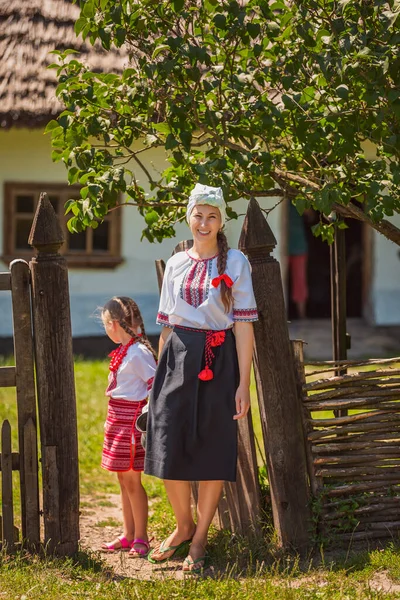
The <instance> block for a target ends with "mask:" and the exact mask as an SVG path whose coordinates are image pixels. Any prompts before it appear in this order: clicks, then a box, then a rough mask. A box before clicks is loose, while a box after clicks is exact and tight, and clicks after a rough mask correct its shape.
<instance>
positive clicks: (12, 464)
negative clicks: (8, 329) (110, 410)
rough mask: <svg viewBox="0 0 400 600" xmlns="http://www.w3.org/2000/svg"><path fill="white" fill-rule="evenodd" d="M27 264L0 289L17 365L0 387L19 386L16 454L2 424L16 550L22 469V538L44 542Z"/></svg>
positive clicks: (6, 520)
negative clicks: (16, 495)
mask: <svg viewBox="0 0 400 600" xmlns="http://www.w3.org/2000/svg"><path fill="white" fill-rule="evenodd" d="M29 280H30V273H29V266H28V264H27V263H26V262H25V261H22V260H16V261H13V262H12V263H11V265H10V271H9V272H6V273H0V290H2V291H9V292H11V301H12V313H13V329H14V358H15V366H6V367H0V387H16V396H17V407H18V452H13V451H12V447H11V426H10V423H9V421H8V420H5V421H4V422H3V424H2V426H1V460H0V466H1V491H2V494H1V497H2V506H1V515H2V519H1V521H2V528H1V529H2V530H1V540H2V544H3V545H5V546H6V547H7V549H8V550H12V549H13V548H14V544H15V542H16V541H17V540H18V537H19V532H18V530H17V529H16V527H15V526H14V507H13V491H12V490H13V485H12V479H13V475H12V473H13V471H18V473H19V479H20V497H21V529H22V539H23V540H26V541H28V543H29V545H30V546H31V547H35V546H36V545H37V544H38V543H39V540H40V533H39V527H40V516H39V491H38V490H39V487H38V464H39V463H38V454H37V424H36V397H35V382H34V363H33V344H32V322H31V303H30V289H29Z"/></svg>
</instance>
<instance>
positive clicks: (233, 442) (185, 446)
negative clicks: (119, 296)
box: [145, 184, 257, 572]
mask: <svg viewBox="0 0 400 600" xmlns="http://www.w3.org/2000/svg"><path fill="white" fill-rule="evenodd" d="M187 221H188V223H189V226H190V229H191V232H192V236H193V247H192V248H191V249H190V250H188V251H186V252H178V253H176V254H175V255H174V256H172V257H171V258H170V259H169V261H168V262H167V265H166V269H165V275H164V281H163V287H162V291H161V299H160V309H159V313H158V318H157V321H158V323H159V324H161V325H163V326H164V328H163V330H162V333H161V337H160V346H159V364H158V367H157V371H156V375H155V379H154V386H153V390H152V395H151V399H150V402H149V416H148V424H147V441H146V461H145V472H146V473H148V474H150V475H154V476H156V477H160V478H162V479H164V481H165V487H166V490H167V494H168V497H169V500H170V502H171V505H172V508H173V511H174V513H175V517H176V521H177V527H176V529H175V531H174V532H173V533H172V534H171V535H170V536H169V537H168V538H167V539H166V540H164V542H162V543H161V544H160V545H159V546H157V547H156V548H155V549H154V550H152V552H151V553H150V554H149V560H150V562H153V563H158V562H163V561H165V560H167V559H168V558H171V556H173V555H174V554H176V553H177V552H178V551H179V552H180V551H184V550H187V549H189V552H188V555H187V556H186V558H185V560H184V562H183V570H184V571H191V572H199V571H200V570H201V569H202V568H204V565H205V558H206V557H205V547H206V544H207V534H208V529H209V526H210V523H211V520H212V518H213V516H214V513H215V510H216V508H217V505H218V502H219V498H220V495H221V491H222V485H223V481H235V479H236V462H237V420H238V419H241V418H242V417H244V416H245V415H246V414H247V411H248V409H249V403H250V392H249V385H250V367H251V361H252V354H253V324H252V321H256V320H257V308H256V303H255V299H254V294H253V288H252V281H251V272H250V265H249V263H248V260H247V258H246V257H245V256H244V255H243V254H242V253H241V252H239V251H238V250H230V249H229V248H228V244H227V240H226V237H225V235H224V233H223V231H222V228H223V225H224V222H225V202H224V199H223V194H222V190H221V188H214V187H209V186H206V185H200V184H197V185H196V187H195V188H194V190H193V191H192V193H191V195H190V197H189V203H188V208H187ZM190 481H199V482H200V483H199V496H198V504H197V524H195V523H194V520H193V516H192V513H191V507H190V492H191V489H190ZM189 545H190V548H189Z"/></svg>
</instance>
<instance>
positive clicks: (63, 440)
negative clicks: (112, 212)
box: [29, 194, 80, 555]
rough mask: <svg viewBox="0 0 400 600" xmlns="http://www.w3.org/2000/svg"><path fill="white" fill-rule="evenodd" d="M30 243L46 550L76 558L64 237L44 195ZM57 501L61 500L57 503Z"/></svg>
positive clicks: (74, 457) (75, 452) (74, 455)
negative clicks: (61, 249)
mask: <svg viewBox="0 0 400 600" xmlns="http://www.w3.org/2000/svg"><path fill="white" fill-rule="evenodd" d="M29 243H30V244H31V245H32V246H34V247H35V249H36V250H37V253H38V255H37V257H35V258H33V259H32V261H31V263H30V268H31V279H32V311H33V322H34V342H35V358H36V372H37V393H38V406H39V417H40V428H39V430H40V439H41V445H42V470H43V481H46V485H45V484H44V483H43V511H44V520H45V540H44V542H45V544H47V542H48V541H50V539H51V545H52V547H53V548H54V549H55V550H56V551H57V553H59V554H61V555H62V554H66V553H74V552H76V551H77V550H78V540H79V537H80V535H79V470H78V435H77V418H76V399H75V382H74V360H73V354H72V334H71V316H70V302H69V287H68V268H67V263H66V260H65V258H64V257H63V256H61V255H60V254H59V253H58V250H59V248H60V247H61V245H62V243H63V232H62V229H61V226H60V224H59V222H58V219H57V216H56V214H55V212H54V209H53V207H52V206H51V204H50V201H49V199H48V198H47V195H46V194H41V195H40V199H39V203H38V207H37V210H36V214H35V217H34V221H33V225H32V229H31V233H30V236H29ZM56 496H57V497H56Z"/></svg>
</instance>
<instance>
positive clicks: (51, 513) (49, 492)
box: [42, 446, 61, 552]
mask: <svg viewBox="0 0 400 600" xmlns="http://www.w3.org/2000/svg"><path fill="white" fill-rule="evenodd" d="M42 465H44V467H43V517H44V539H45V544H46V547H47V548H48V549H49V551H50V552H54V551H55V550H56V548H57V546H58V545H59V544H60V543H61V525H60V504H59V498H60V489H59V473H58V463H57V446H42Z"/></svg>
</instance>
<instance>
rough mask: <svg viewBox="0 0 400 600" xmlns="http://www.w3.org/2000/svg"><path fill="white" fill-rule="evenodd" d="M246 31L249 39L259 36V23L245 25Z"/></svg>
mask: <svg viewBox="0 0 400 600" xmlns="http://www.w3.org/2000/svg"><path fill="white" fill-rule="evenodd" d="M247 31H248V32H249V35H250V37H251V38H252V39H253V40H254V39H255V38H256V37H258V36H259V35H260V32H261V27H260V24H259V23H247Z"/></svg>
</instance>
